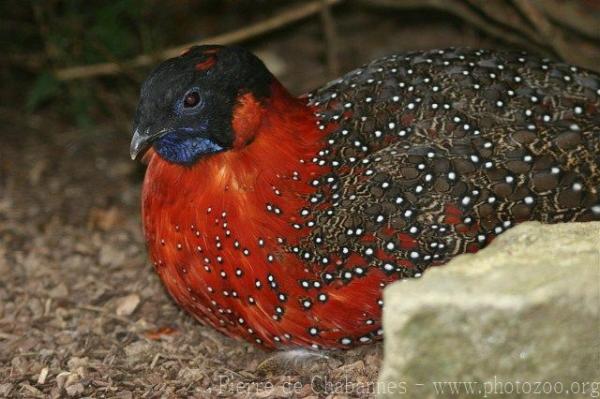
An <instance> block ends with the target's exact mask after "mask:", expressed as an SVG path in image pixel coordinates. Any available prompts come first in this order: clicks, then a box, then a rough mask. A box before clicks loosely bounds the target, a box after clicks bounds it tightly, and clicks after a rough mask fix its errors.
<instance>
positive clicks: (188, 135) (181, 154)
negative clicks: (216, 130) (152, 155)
mask: <svg viewBox="0 0 600 399" xmlns="http://www.w3.org/2000/svg"><path fill="white" fill-rule="evenodd" d="M154 149H155V150H156V152H158V154H159V155H160V156H161V157H163V158H164V159H166V160H167V161H169V162H173V163H178V164H187V165H191V164H192V163H194V162H195V161H196V160H197V159H198V158H200V156H202V155H206V154H212V153H215V152H220V151H223V147H221V146H220V145H219V144H217V143H215V142H214V141H212V140H210V139H209V138H206V137H201V136H199V135H198V134H197V132H194V131H192V129H177V130H175V131H172V132H170V133H167V134H165V135H163V136H162V137H160V138H159V139H158V140H156V141H155V142H154Z"/></svg>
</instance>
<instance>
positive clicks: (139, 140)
mask: <svg viewBox="0 0 600 399" xmlns="http://www.w3.org/2000/svg"><path fill="white" fill-rule="evenodd" d="M146 143H147V141H146V140H145V138H144V137H143V136H142V135H141V134H140V131H139V130H138V129H135V131H134V132H133V137H132V138H131V145H130V146H129V155H131V159H132V160H135V159H136V158H137V156H138V154H139V153H140V151H141V150H142V148H143V147H146V146H147V144H146Z"/></svg>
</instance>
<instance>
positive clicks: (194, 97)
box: [183, 91, 200, 108]
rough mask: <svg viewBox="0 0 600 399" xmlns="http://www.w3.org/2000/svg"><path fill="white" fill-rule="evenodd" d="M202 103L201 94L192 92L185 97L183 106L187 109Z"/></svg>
mask: <svg viewBox="0 0 600 399" xmlns="http://www.w3.org/2000/svg"><path fill="white" fill-rule="evenodd" d="M199 102H200V94H198V92H197V91H190V92H189V93H187V94H186V95H185V97H183V106H184V107H185V108H193V107H195V106H196V105H198V103H199Z"/></svg>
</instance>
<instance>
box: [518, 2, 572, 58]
mask: <svg viewBox="0 0 600 399" xmlns="http://www.w3.org/2000/svg"><path fill="white" fill-rule="evenodd" d="M515 4H516V5H517V7H519V9H520V10H521V11H522V12H523V14H525V16H527V18H528V19H529V21H530V22H531V23H532V24H533V26H534V27H535V28H536V29H537V31H538V32H539V34H541V35H542V37H544V38H545V39H546V41H547V42H548V43H550V44H551V45H552V47H553V48H554V50H555V51H556V52H557V53H558V55H559V56H560V57H561V58H563V59H568V58H569V56H568V52H569V51H568V49H567V44H566V43H565V41H564V39H563V37H562V33H561V32H559V31H558V30H557V29H555V27H554V26H552V24H551V23H550V21H548V20H547V19H546V17H545V15H544V14H543V13H542V12H541V11H540V10H539V9H538V8H537V7H536V6H535V4H532V3H531V2H530V1H523V0H515Z"/></svg>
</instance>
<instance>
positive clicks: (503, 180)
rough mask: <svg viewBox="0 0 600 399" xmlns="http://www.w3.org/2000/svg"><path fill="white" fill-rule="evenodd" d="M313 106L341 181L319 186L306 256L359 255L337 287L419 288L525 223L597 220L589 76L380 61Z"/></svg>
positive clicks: (406, 59) (481, 53)
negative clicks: (401, 281) (435, 269)
mask: <svg viewBox="0 0 600 399" xmlns="http://www.w3.org/2000/svg"><path fill="white" fill-rule="evenodd" d="M310 98H311V100H310V101H311V104H312V105H313V106H314V107H316V109H317V110H318V114H317V115H318V118H319V128H320V129H331V130H332V133H331V134H330V135H329V136H328V142H327V145H326V146H325V147H324V148H323V149H322V150H321V151H320V152H319V153H318V154H316V156H315V158H314V159H313V162H316V163H321V164H325V165H332V166H333V172H332V173H330V174H326V175H323V176H322V177H321V178H319V179H316V180H315V181H314V182H313V183H312V184H314V185H315V187H317V188H318V191H317V194H316V195H315V197H317V198H318V201H315V203H314V204H313V205H312V207H311V208H310V209H309V211H310V213H311V214H312V215H314V220H316V226H315V227H314V228H313V230H312V232H311V234H310V236H308V237H307V238H306V239H304V240H303V242H302V245H301V246H300V249H299V253H300V254H306V253H308V254H309V255H305V256H306V257H308V256H311V257H314V258H315V259H316V260H317V261H319V260H320V261H321V262H323V260H324V261H325V262H326V263H327V262H328V261H329V260H330V259H331V254H336V255H340V256H341V257H342V258H343V257H350V256H353V254H360V257H356V256H355V259H356V261H355V262H348V263H349V264H347V265H345V266H344V267H341V268H339V267H338V268H334V269H335V273H332V274H333V275H335V274H337V276H334V277H340V278H344V276H346V277H347V278H348V279H352V278H355V277H357V275H358V277H360V275H361V274H363V273H366V271H367V268H370V267H379V268H382V269H383V270H384V271H386V272H388V273H400V275H402V276H411V275H415V274H417V273H420V272H421V271H422V270H423V269H424V268H426V267H427V266H429V265H431V264H439V263H443V262H445V261H447V260H448V259H449V258H450V257H452V256H454V255H457V254H460V253H463V252H473V251H476V250H477V249H479V248H481V247H482V246H484V245H485V244H486V243H488V242H489V241H490V240H492V239H493V238H494V237H495V236H496V235H498V234H499V233H501V232H503V231H504V230H506V229H507V228H508V227H510V226H512V225H514V224H515V223H518V222H522V221H525V220H539V221H542V222H545V223H555V222H566V221H586V220H593V219H600V198H599V194H598V191H599V190H600V170H599V168H600V80H599V78H598V76H597V75H594V74H593V73H590V72H588V71H584V70H580V69H578V68H576V67H573V66H569V65H566V64H561V63H556V62H551V61H549V60H545V59H538V58H535V57H531V56H528V55H525V54H520V53H497V52H491V51H486V50H464V49H448V50H435V51H429V52H415V53H409V54H402V55H392V56H389V57H385V58H382V59H379V60H376V61H374V62H372V63H370V64H368V65H366V66H365V67H362V68H359V69H356V70H355V71H352V72H350V73H348V74H346V75H345V76H344V77H342V78H340V79H338V80H336V81H334V82H332V83H330V84H328V85H327V86H326V87H324V88H322V89H319V90H317V91H315V92H314V93H312V94H311V95H310ZM359 258H360V259H359ZM326 269H327V270H331V269H332V268H331V267H326ZM331 271H333V270H331ZM328 277H329V278H331V277H330V276H328Z"/></svg>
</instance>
